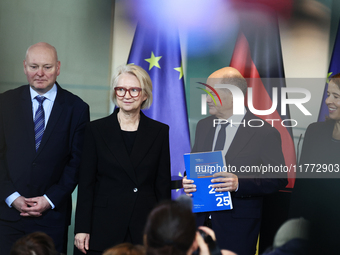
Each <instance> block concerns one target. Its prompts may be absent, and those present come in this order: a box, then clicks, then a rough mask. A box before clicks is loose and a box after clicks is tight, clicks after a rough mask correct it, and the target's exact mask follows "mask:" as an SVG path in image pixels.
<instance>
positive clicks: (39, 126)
mask: <svg viewBox="0 0 340 255" xmlns="http://www.w3.org/2000/svg"><path fill="white" fill-rule="evenodd" d="M35 99H36V100H37V101H38V103H39V107H38V109H37V111H36V112H35V118H34V133H35V150H36V151H37V150H38V148H39V146H40V143H41V138H42V136H43V134H44V131H45V112H44V107H43V102H44V100H45V99H46V97H43V96H36V97H35Z"/></svg>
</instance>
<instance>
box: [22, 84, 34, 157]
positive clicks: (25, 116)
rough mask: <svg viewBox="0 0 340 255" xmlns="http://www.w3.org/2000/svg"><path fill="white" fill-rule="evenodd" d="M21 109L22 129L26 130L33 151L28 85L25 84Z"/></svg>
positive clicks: (31, 111)
mask: <svg viewBox="0 0 340 255" xmlns="http://www.w3.org/2000/svg"><path fill="white" fill-rule="evenodd" d="M21 110H22V111H21V112H22V117H20V119H22V120H23V126H24V129H26V131H27V135H28V138H29V141H30V145H29V146H30V150H33V151H34V153H35V134H34V121H33V110H32V100H31V94H30V90H29V85H27V86H25V87H24V89H23V90H22V92H21Z"/></svg>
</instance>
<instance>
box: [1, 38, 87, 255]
mask: <svg viewBox="0 0 340 255" xmlns="http://www.w3.org/2000/svg"><path fill="white" fill-rule="evenodd" d="M24 72H25V74H26V77H27V80H28V83H29V84H28V85H24V86H21V87H19V88H17V89H13V90H9V91H7V92H5V93H3V94H0V247H1V248H0V254H6V255H7V254H9V251H10V248H11V246H12V244H13V243H14V242H15V241H16V240H17V239H19V238H20V237H22V236H24V235H26V234H28V233H31V232H35V231H42V232H45V233H47V234H48V235H50V236H51V237H52V238H53V240H54V242H55V245H56V248H57V250H58V251H59V252H61V253H66V244H67V231H68V225H69V224H70V217H71V193H72V192H73V190H74V188H75V187H76V185H77V182H78V166H79V161H80V151H81V147H82V143H83V132H84V128H85V125H86V123H87V122H89V107H88V105H87V104H86V103H84V102H83V101H82V100H81V99H80V98H79V97H77V96H75V95H73V94H72V93H70V92H68V91H66V90H64V89H62V88H61V87H60V86H59V85H58V83H57V82H56V79H57V76H58V75H59V74H60V61H59V60H58V56H57V51H56V49H55V48H54V47H53V46H51V45H49V44H47V43H42V42H41V43H37V44H34V45H32V46H31V47H29V48H28V50H27V52H26V58H25V60H24Z"/></svg>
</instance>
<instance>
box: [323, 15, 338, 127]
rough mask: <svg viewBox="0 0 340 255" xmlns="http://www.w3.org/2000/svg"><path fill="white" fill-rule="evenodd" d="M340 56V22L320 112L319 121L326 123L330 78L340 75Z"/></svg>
mask: <svg viewBox="0 0 340 255" xmlns="http://www.w3.org/2000/svg"><path fill="white" fill-rule="evenodd" d="M339 56H340V21H339V25H338V32H337V35H336V38H335V43H334V47H333V54H332V58H331V63H330V64H329V69H328V75H327V82H326V85H325V90H324V92H323V97H322V101H321V107H320V111H319V117H318V121H325V120H326V116H328V108H327V105H326V103H325V100H326V98H327V89H328V77H330V76H332V75H334V74H337V73H340V59H339Z"/></svg>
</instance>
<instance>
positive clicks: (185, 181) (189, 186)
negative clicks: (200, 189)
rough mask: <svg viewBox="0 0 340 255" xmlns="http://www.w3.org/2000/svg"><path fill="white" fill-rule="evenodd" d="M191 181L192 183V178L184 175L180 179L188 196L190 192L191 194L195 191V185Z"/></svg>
mask: <svg viewBox="0 0 340 255" xmlns="http://www.w3.org/2000/svg"><path fill="white" fill-rule="evenodd" d="M193 183H194V180H190V179H187V177H186V176H184V177H183V179H182V185H183V188H184V192H185V193H186V194H187V195H188V196H189V197H191V196H192V194H191V193H192V192H195V191H196V185H195V184H193Z"/></svg>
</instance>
